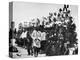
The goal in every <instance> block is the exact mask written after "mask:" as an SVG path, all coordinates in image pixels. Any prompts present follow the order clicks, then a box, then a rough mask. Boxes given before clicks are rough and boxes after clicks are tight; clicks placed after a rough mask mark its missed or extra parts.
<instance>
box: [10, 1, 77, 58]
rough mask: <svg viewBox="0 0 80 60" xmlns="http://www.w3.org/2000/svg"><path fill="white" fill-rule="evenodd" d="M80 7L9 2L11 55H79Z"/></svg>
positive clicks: (26, 56) (16, 56)
mask: <svg viewBox="0 0 80 60" xmlns="http://www.w3.org/2000/svg"><path fill="white" fill-rule="evenodd" d="M77 27H78V6H77V5H69V4H54V3H35V2H19V1H18V2H16V1H13V2H9V57H11V58H32V57H46V56H47V57H49V56H53V57H54V56H64V55H78V38H77V37H78V36H77V32H78V29H77Z"/></svg>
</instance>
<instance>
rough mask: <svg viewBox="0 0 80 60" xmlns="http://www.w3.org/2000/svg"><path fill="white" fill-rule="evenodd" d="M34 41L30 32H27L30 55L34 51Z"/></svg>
mask: <svg viewBox="0 0 80 60" xmlns="http://www.w3.org/2000/svg"><path fill="white" fill-rule="evenodd" d="M32 42H33V39H32V37H31V36H30V33H29V32H27V51H28V55H32V53H33V51H32Z"/></svg>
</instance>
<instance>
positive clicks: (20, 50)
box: [13, 46, 46, 58]
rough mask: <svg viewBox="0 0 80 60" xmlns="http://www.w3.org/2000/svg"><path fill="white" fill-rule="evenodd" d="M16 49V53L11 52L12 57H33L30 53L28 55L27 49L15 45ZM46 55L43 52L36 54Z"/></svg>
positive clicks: (39, 55)
mask: <svg viewBox="0 0 80 60" xmlns="http://www.w3.org/2000/svg"><path fill="white" fill-rule="evenodd" d="M16 48H17V49H18V52H17V53H13V58H29V57H34V56H31V55H28V53H27V49H25V48H22V47H19V46H16ZM42 56H46V55H45V54H38V57H42Z"/></svg>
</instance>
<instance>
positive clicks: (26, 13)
mask: <svg viewBox="0 0 80 60" xmlns="http://www.w3.org/2000/svg"><path fill="white" fill-rule="evenodd" d="M63 6H64V4H50V3H30V2H13V21H14V22H15V27H16V28H18V24H19V23H20V22H24V21H27V22H29V21H30V20H31V19H33V18H40V19H41V18H42V17H43V16H45V17H47V16H48V15H49V12H51V13H54V12H58V10H59V8H63ZM70 10H71V15H72V16H73V18H74V22H75V24H76V26H78V6H77V5H70Z"/></svg>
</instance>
